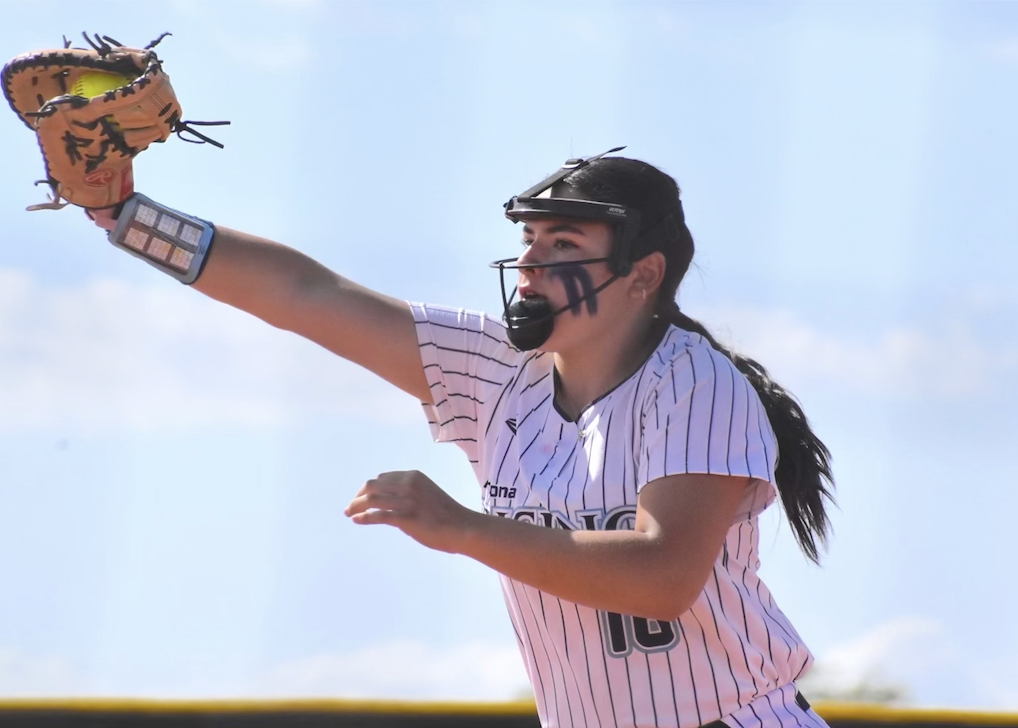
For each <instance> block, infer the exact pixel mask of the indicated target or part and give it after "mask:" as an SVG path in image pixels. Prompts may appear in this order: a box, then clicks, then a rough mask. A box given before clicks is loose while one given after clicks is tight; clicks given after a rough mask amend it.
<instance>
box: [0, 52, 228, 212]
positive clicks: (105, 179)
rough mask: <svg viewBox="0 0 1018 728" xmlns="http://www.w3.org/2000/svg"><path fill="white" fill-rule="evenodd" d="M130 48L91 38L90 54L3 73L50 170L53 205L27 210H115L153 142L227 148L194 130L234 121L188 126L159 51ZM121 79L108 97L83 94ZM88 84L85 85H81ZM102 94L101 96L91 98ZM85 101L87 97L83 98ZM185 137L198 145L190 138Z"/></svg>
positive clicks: (32, 57)
mask: <svg viewBox="0 0 1018 728" xmlns="http://www.w3.org/2000/svg"><path fill="white" fill-rule="evenodd" d="M167 35H169V33H163V34H162V35H160V36H159V37H158V38H157V39H156V40H154V41H152V42H151V43H149V44H148V45H147V46H145V47H144V48H128V47H125V46H124V45H123V44H122V43H118V42H117V41H115V40H113V39H112V38H110V37H108V36H102V37H100V36H99V35H98V34H97V35H96V36H95V40H93V39H92V38H89V37H88V35H85V36H84V37H85V40H86V41H87V42H88V45H89V46H90V47H89V48H71V47H70V46H71V44H70V42H69V41H68V40H67V39H66V38H64V47H63V48H61V49H56V50H53V49H51V50H42V51H34V52H32V53H25V54H23V55H20V56H18V57H17V58H14V59H13V60H11V61H10V62H9V63H7V65H5V66H4V68H3V71H2V73H0V85H2V86H3V91H4V96H6V97H7V101H8V103H9V104H10V105H11V108H12V109H13V110H14V112H15V113H16V114H17V115H18V116H19V117H20V118H21V120H22V121H23V122H25V124H26V125H27V126H28V128H29V129H31V130H32V131H34V132H35V133H36V135H37V137H38V140H39V147H40V149H41V150H42V156H43V161H44V162H45V165H46V179H44V180H39V181H38V182H36V184H43V183H45V184H47V185H49V187H50V189H51V190H52V194H51V195H50V201H49V202H46V203H42V204H38V205H32V206H30V207H29V208H28V209H29V210H41V209H51V210H58V209H60V208H62V207H65V206H66V205H67V204H68V203H70V204H74V205H78V206H80V207H84V208H88V209H98V208H103V207H111V206H113V205H117V204H119V203H121V202H123V201H124V200H126V199H127V198H128V197H130V196H131V194H132V193H133V191H134V182H133V176H132V160H133V159H134V157H135V156H136V155H137V154H138V153H139V152H141V151H143V150H145V149H146V148H147V147H148V146H149V145H150V144H152V143H153V142H163V141H166V139H168V138H169V136H170V135H171V134H174V133H176V134H177V135H178V136H179V137H180V138H181V139H183V140H184V141H190V142H196V143H199V144H201V143H205V142H208V143H210V144H214V145H215V146H217V147H222V146H223V145H222V144H220V143H219V142H216V141H214V140H212V139H209V138H208V137H207V136H205V135H203V134H201V133H200V132H198V131H196V130H195V129H194V126H207V125H219V124H228V123H229V122H228V121H213V122H200V121H198V122H196V121H183V120H182V118H181V113H182V112H181V109H180V103H179V102H178V101H177V96H176V94H175V93H174V91H173V87H172V86H171V85H170V78H169V76H167V75H166V74H165V73H164V72H163V68H162V62H161V61H160V60H159V58H158V57H157V56H156V53H155V50H154V48H155V47H156V45H158V44H159V42H160V41H161V40H162V39H163V38H165V37H166V36H167ZM96 73H99V74H109V75H107V76H105V77H104V76H98V78H100V79H103V78H104V79H107V80H108V79H111V78H112V79H116V80H114V81H113V83H114V84H116V83H123V85H120V86H119V87H116V88H112V89H110V90H107V91H96V90H95V88H94V85H93V88H92V91H84V92H83V91H82V89H87V88H89V84H88V83H86V81H89V80H94V79H96V78H97V76H96V75H95V74H96ZM83 77H84V78H83ZM91 93H97V94H98V95H90V94H91ZM79 94H81V95H79ZM185 133H187V134H189V135H190V136H191V137H193V138H188V137H187V136H184V134H185Z"/></svg>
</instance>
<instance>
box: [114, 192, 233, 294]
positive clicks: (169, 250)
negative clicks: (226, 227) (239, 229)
mask: <svg viewBox="0 0 1018 728" xmlns="http://www.w3.org/2000/svg"><path fill="white" fill-rule="evenodd" d="M215 233H216V228H215V226H214V225H213V224H212V223H210V222H207V221H205V220H200V219H198V218H196V217H192V216H190V215H185V214H184V213H182V212H178V211H177V210H174V209H171V208H169V207H166V206H165V205H160V204H159V203H158V202H153V201H152V200H151V199H149V198H148V197H145V195H141V194H135V195H134V196H133V197H131V199H129V200H128V201H127V202H125V203H124V206H123V208H122V209H121V211H120V215H119V216H118V217H117V226H116V227H115V228H113V230H112V231H111V232H110V234H109V239H110V242H111V243H113V244H114V245H115V246H117V247H118V248H121V249H123V250H126V251H127V252H128V253H130V254H131V255H133V256H135V257H136V258H141V259H142V260H144V261H145V262H146V263H148V264H149V265H151V266H153V267H155V268H158V269H159V270H161V271H162V272H163V273H166V274H167V275H169V276H172V277H173V278H176V279H177V280H178V281H180V282H181V283H184V284H187V285H191V284H192V283H194V282H195V281H196V280H198V276H199V275H200V274H201V270H202V267H204V265H205V258H206V256H207V255H208V252H209V248H210V247H211V245H212V238H213V236H214V235H215Z"/></svg>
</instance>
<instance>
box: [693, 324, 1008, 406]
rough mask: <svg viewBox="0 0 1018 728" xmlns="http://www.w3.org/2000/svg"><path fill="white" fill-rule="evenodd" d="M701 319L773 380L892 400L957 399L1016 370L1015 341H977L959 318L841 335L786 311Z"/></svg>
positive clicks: (980, 391) (982, 391)
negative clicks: (934, 325)
mask: <svg viewBox="0 0 1018 728" xmlns="http://www.w3.org/2000/svg"><path fill="white" fill-rule="evenodd" d="M703 321H704V323H705V325H707V326H708V328H710V329H711V330H712V332H714V333H715V335H716V336H717V337H718V338H719V339H720V340H722V341H724V342H726V343H730V344H732V345H733V346H734V347H735V349H736V351H738V352H740V353H742V354H745V355H747V356H750V357H752V358H754V359H756V360H757V361H759V362H760V363H762V364H763V365H764V366H765V367H767V368H768V369H769V370H770V371H771V373H772V374H774V375H775V377H776V378H777V379H778V380H779V381H786V380H803V379H811V380H819V381H821V382H823V383H825V384H829V385H832V386H839V387H842V388H845V389H846V391H854V392H860V393H868V394H875V395H882V396H887V397H892V398H908V399H934V398H936V399H943V398H962V397H970V396H973V395H978V394H985V393H989V392H993V391H995V389H996V384H999V383H1000V382H1002V381H1003V380H1005V379H1010V378H1011V377H1013V376H1014V374H1015V373H1016V372H1018V345H1016V344H1014V343H1009V344H1007V345H1006V346H1005V347H1004V348H1000V347H999V346H994V345H992V344H990V343H988V342H985V341H981V340H979V339H978V338H977V337H976V335H975V334H974V333H973V330H972V327H971V326H969V325H968V324H967V322H966V321H964V320H962V319H955V320H949V321H944V322H943V323H942V324H941V325H940V326H939V328H938V329H936V330H932V331H926V330H921V329H915V328H907V327H903V326H896V325H894V324H888V325H886V326H885V327H883V328H882V329H879V330H872V331H870V332H867V333H865V334H856V335H844V334H841V333H839V332H837V331H833V330H824V329H820V328H818V327H815V326H812V325H811V324H809V323H807V322H806V321H804V320H802V319H801V318H800V317H799V316H797V315H796V314H795V313H793V312H791V311H785V310H760V309H750V308H743V307H726V308H717V309H712V310H707V311H706V313H705V315H704V316H703Z"/></svg>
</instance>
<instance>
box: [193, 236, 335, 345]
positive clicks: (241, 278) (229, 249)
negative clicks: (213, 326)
mask: <svg viewBox="0 0 1018 728" xmlns="http://www.w3.org/2000/svg"><path fill="white" fill-rule="evenodd" d="M344 283H348V282H346V281H344V280H343V279H342V278H340V277H339V276H337V275H336V274H334V273H332V272H331V271H329V270H328V269H327V268H325V267H324V266H323V265H321V264H320V263H318V262H317V261H315V260H313V259H312V258H310V257H308V256H307V255H305V254H303V253H301V252H300V251H298V250H295V249H293V248H290V247H288V246H286V245H283V244H281V243H277V242H274V241H271V240H268V239H265V238H260V237H257V236H255V235H250V234H248V233H243V232H240V231H237V230H231V229H230V228H226V227H221V226H216V235H215V239H214V244H213V245H212V247H211V249H210V251H209V256H208V259H207V260H206V261H205V267H204V268H203V269H202V273H201V276H199V278H198V280H197V281H195V283H194V285H193V287H194V288H195V289H197V290H199V291H201V292H202V293H204V294H205V295H207V296H209V297H210V298H214V299H216V300H217V301H222V302H223V303H227V304H229V305H231V306H234V307H235V308H239V309H240V310H242V311H246V312H248V313H250V314H252V315H254V316H257V317H258V318H260V319H262V320H264V321H267V322H268V323H270V324H272V325H273V326H277V327H279V328H282V329H287V330H293V329H294V328H296V323H295V321H293V320H291V319H292V318H293V317H294V315H293V311H294V309H295V308H296V304H295V302H296V300H297V298H298V296H299V295H300V294H301V292H304V291H309V290H314V289H316V288H317V289H324V288H327V287H332V286H341V285H343V284H344Z"/></svg>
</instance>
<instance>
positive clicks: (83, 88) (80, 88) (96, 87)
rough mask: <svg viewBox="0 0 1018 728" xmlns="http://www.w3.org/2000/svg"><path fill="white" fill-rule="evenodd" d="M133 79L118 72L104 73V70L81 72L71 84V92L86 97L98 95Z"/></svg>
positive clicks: (124, 84)
mask: <svg viewBox="0 0 1018 728" xmlns="http://www.w3.org/2000/svg"><path fill="white" fill-rule="evenodd" d="M132 80H133V79H132V78H130V77H128V76H122V75H121V74H119V73H106V72H105V71H88V72H86V73H83V74H81V75H80V76H78V78H77V79H76V80H75V82H74V84H73V85H72V86H71V93H72V94H73V95H74V96H84V97H85V98H87V99H90V98H92V97H93V96H100V95H102V94H104V93H106V92H107V91H112V90H113V89H115V88H120V87H121V86H126V85H127V84H129V83H130V82H131V81H132Z"/></svg>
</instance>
